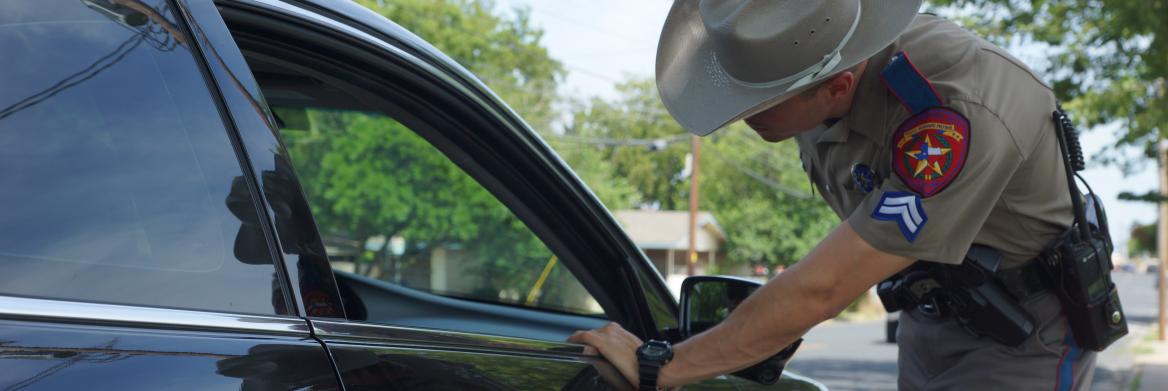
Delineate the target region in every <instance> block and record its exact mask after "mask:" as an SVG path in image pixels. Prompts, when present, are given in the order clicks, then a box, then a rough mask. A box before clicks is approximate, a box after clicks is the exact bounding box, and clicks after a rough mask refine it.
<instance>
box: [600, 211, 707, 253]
mask: <svg viewBox="0 0 1168 391" xmlns="http://www.w3.org/2000/svg"><path fill="white" fill-rule="evenodd" d="M613 215H614V216H615V217H616V219H617V221H620V223H621V225H622V226H623V227H624V229H625V232H627V233H628V234H629V237H631V238H632V239H633V241H634V242H636V244H637V247H640V248H642V249H652V250H669V249H673V250H685V249H687V248H688V246H689V241H688V240H689V212H684V211H668V210H618V211H616V212H614V213H613ZM698 229H699V230H700V231H699V232H701V231H704V232H706V233H707V234H708V235H710V236H711V237H712V238H713V239H714V240H715V241H716V242H719V243H720V242H723V241H725V240H726V232H725V231H723V230H722V227H721V226H719V225H718V221H717V219H715V218H714V215H713V214H712V213H710V212H698ZM699 235H701V234H700V233H699ZM699 243H701V241H700V239H699Z"/></svg>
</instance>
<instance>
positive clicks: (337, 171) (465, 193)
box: [261, 81, 603, 314]
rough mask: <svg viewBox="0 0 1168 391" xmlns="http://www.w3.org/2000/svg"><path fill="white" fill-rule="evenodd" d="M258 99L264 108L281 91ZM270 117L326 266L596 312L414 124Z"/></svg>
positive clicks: (452, 291) (438, 289)
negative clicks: (319, 237)
mask: <svg viewBox="0 0 1168 391" xmlns="http://www.w3.org/2000/svg"><path fill="white" fill-rule="evenodd" d="M261 83H263V81H261ZM265 93H266V94H267V95H268V96H269V98H271V99H272V101H273V102H281V101H282V99H280V98H278V97H274V96H280V95H287V93H281V92H280V91H279V90H277V89H275V88H269V89H266V90H265ZM299 96H301V97H306V96H305V94H300V95H299ZM273 97H274V98H273ZM334 98H335V97H334ZM283 101H284V102H287V100H283ZM334 103H335V102H334ZM285 104H287V103H285ZM275 111H276V113H277V115H278V116H279V117H280V118H281V119H282V120H283V122H284V125H285V126H284V129H283V130H282V131H281V135H282V136H283V138H284V141H285V143H286V145H287V147H288V150H289V154H290V156H291V158H292V161H293V165H294V166H295V168H296V171H297V174H299V176H300V179H301V183H302V184H303V186H304V189H305V191H306V192H307V193H308V198H309V204H310V205H311V206H312V210H313V215H314V216H315V217H316V220H317V223H318V224H319V226H320V227H321V230H322V234H323V235H324V238H325V244H326V249H327V251H328V254H329V260H330V262H332V264H333V268H334V269H335V270H343V271H347V272H353V273H357V274H361V275H365V276H369V277H373V278H377V279H381V280H383V281H387V282H391V283H395V284H399V285H402V286H405V287H408V288H413V289H418V290H423V291H428V292H432V293H436V294H440V295H444V296H449V297H457V298H463V299H470V300H475V301H487V302H495V303H503V304H509V305H519V306H526V307H537V308H543V309H550V310H556V311H563V312H572V313H579V314H603V311H602V310H601V308H600V306H599V305H598V304H597V303H596V301H595V300H594V299H593V298H592V296H590V295H589V294H588V291H587V290H585V289H584V287H583V286H582V285H581V284H580V282H579V281H577V280H576V278H575V277H574V276H573V275H572V273H571V272H570V271H568V269H567V268H565V267H564V266H563V265H561V264H560V263H559V259H558V258H556V257H555V255H554V254H553V253H552V252H551V250H549V249H548V248H547V246H545V245H544V244H543V242H541V241H540V240H539V238H538V237H537V236H536V235H535V234H534V233H533V232H532V231H531V230H530V229H529V228H528V227H527V226H526V225H525V224H524V223H523V222H522V221H520V220H519V218H518V217H516V216H515V215H514V214H512V213H511V211H510V210H509V209H508V208H507V207H506V206H504V205H503V204H502V203H501V202H499V200H497V199H496V198H495V197H494V196H493V195H491V193H489V192H488V191H487V190H486V189H485V188H483V187H482V186H481V185H480V184H478V182H476V181H475V180H474V179H473V178H471V177H470V175H468V174H467V173H466V172H464V171H463V170H462V169H461V168H459V167H458V166H457V165H455V164H454V163H453V162H452V161H451V160H450V159H449V158H447V157H446V156H445V155H443V154H442V152H440V151H439V150H438V149H436V148H435V147H433V146H432V145H430V143H428V142H427V141H426V140H425V139H424V138H422V137H421V136H419V135H418V134H417V133H415V131H414V130H413V129H410V128H409V127H407V126H406V125H404V124H402V123H401V122H398V121H397V120H396V119H394V118H392V117H389V116H387V115H385V114H381V113H376V112H366V111H357V110H343V109H336V108H329V109H325V108H319V107H312V106H280V105H279V103H277V105H276V107H275Z"/></svg>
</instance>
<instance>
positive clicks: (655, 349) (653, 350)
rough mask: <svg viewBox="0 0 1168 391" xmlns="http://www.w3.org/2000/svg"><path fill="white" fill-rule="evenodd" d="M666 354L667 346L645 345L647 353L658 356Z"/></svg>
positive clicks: (647, 354)
mask: <svg viewBox="0 0 1168 391" xmlns="http://www.w3.org/2000/svg"><path fill="white" fill-rule="evenodd" d="M663 354H665V348H664V347H661V346H657V345H649V346H645V355H646V356H651V357H656V356H660V355H663Z"/></svg>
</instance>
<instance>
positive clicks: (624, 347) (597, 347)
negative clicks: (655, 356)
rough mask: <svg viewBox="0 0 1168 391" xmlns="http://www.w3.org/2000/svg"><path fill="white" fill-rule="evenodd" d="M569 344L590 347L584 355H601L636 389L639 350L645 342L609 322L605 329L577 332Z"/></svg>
mask: <svg viewBox="0 0 1168 391" xmlns="http://www.w3.org/2000/svg"><path fill="white" fill-rule="evenodd" d="M568 342H574V343H581V344H585V345H588V347H586V348H585V349H584V354H596V353H600V355H601V356H604V358H605V359H607V360H608V362H609V363H611V364H612V366H614V367H616V369H617V370H619V371H620V373H621V374H622V375H624V377H625V379H628V381H629V384H632V385H633V386H634V387H636V385H637V383H638V382H639V378H638V375H637V348H639V347H641V344H643V343H644V342H642V341H641V339H640V338H637V336H636V335H633V333H630V332H628V331H627V330H625V329H624V328H621V326H620V325H619V324H616V323H614V322H609V323H608V324H606V325H604V327H601V328H598V329H595V330H588V331H577V332H575V333H572V336H571V337H568Z"/></svg>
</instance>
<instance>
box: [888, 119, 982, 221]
mask: <svg viewBox="0 0 1168 391" xmlns="http://www.w3.org/2000/svg"><path fill="white" fill-rule="evenodd" d="M892 141H893V142H894V145H893V148H892V169H893V171H894V172H896V175H897V176H898V177H900V180H901V181H902V182H904V184H905V185H906V186H908V188H909V189H911V190H913V191H914V192H916V193H917V194H919V195H920V196H921V197H925V198H928V197H932V196H933V195H936V194H937V193H940V192H941V190H944V189H945V187H946V186H948V185H949V184H950V183H952V182H953V179H954V178H956V177H957V175H958V174H959V173H960V172H961V168H962V167H964V166H965V158H966V157H967V156H968V153H969V120H967V119H965V116H963V115H961V113H958V112H957V111H954V110H952V109H949V108H945V107H934V108H931V109H928V110H925V111H922V112H920V113H918V114H916V115H914V116H912V117H910V118H909V119H908V120H906V121H904V123H902V124H900V127H899V128H897V129H896V132H895V133H894V134H893V136H892Z"/></svg>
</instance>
